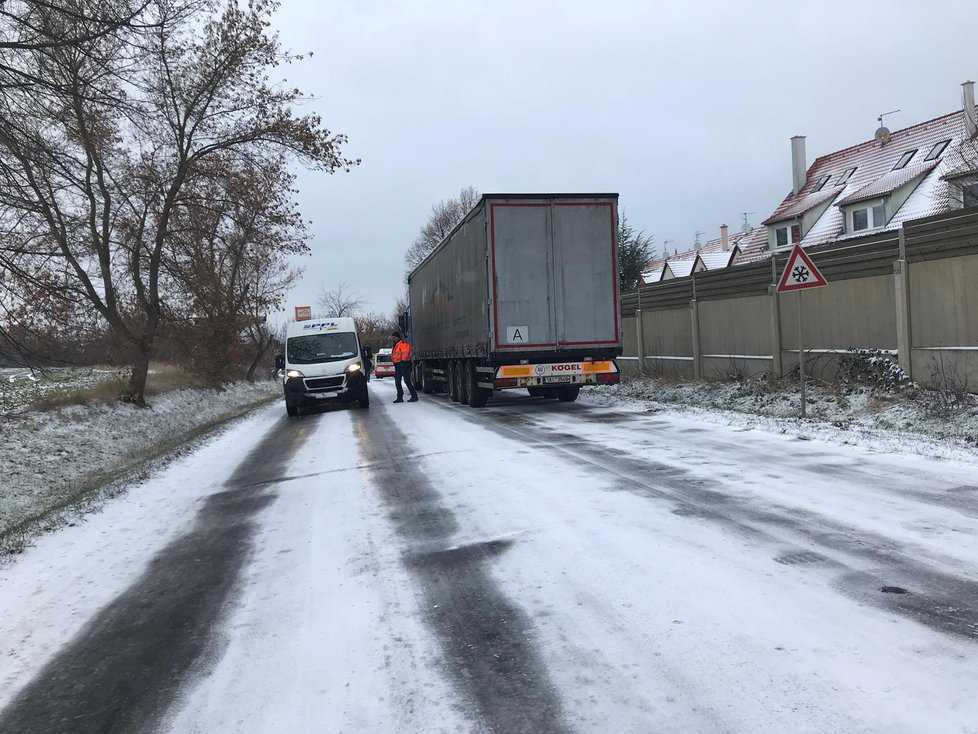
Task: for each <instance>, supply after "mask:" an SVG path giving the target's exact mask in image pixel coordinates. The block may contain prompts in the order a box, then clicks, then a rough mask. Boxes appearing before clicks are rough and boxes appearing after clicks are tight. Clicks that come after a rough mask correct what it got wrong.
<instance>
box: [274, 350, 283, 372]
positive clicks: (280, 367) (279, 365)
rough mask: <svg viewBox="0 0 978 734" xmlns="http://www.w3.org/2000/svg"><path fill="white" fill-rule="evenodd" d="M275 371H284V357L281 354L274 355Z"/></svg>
mask: <svg viewBox="0 0 978 734" xmlns="http://www.w3.org/2000/svg"><path fill="white" fill-rule="evenodd" d="M275 369H277V370H284V369H285V357H284V356H282V355H281V354H276V355H275Z"/></svg>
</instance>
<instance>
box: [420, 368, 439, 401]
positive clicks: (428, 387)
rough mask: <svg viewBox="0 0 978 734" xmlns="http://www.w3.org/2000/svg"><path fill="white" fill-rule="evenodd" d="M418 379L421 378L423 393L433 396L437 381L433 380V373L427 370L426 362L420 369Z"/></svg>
mask: <svg viewBox="0 0 978 734" xmlns="http://www.w3.org/2000/svg"><path fill="white" fill-rule="evenodd" d="M418 377H419V378H420V379H419V380H418V382H419V383H420V387H421V392H423V393H424V394H425V395H431V394H432V393H433V392H434V391H435V381H434V380H432V379H431V373H430V372H429V371H428V369H427V368H426V366H425V363H424V362H422V363H421V366H420V367H419V368H418Z"/></svg>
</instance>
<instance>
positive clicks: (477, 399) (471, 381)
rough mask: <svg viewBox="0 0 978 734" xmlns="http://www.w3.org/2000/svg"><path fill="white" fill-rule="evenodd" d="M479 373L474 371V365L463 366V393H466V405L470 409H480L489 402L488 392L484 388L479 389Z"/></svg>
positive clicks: (470, 363)
mask: <svg viewBox="0 0 978 734" xmlns="http://www.w3.org/2000/svg"><path fill="white" fill-rule="evenodd" d="M478 382H479V373H478V372H476V370H475V364H474V363H472V362H469V363H468V364H467V365H466V366H465V392H467V393H468V396H469V400H468V404H469V407H470V408H482V407H484V406H485V404H486V403H487V402H489V391H488V390H486V389H485V388H484V387H479V385H478Z"/></svg>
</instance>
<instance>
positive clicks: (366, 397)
mask: <svg viewBox="0 0 978 734" xmlns="http://www.w3.org/2000/svg"><path fill="white" fill-rule="evenodd" d="M357 407H358V408H360V410H366V409H367V408H369V407H370V393H369V392H367V391H366V390H364V391H363V397H361V398H360V399H359V400H357Z"/></svg>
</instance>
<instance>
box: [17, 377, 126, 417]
mask: <svg viewBox="0 0 978 734" xmlns="http://www.w3.org/2000/svg"><path fill="white" fill-rule="evenodd" d="M124 375H125V371H124V370H119V369H114V368H111V367H50V368H44V369H30V368H27V367H4V368H0V416H2V415H4V414H7V413H10V412H13V411H18V410H24V409H26V408H28V406H35V405H39V404H46V403H55V402H59V401H70V399H72V398H73V397H74V396H79V397H81V396H84V395H86V394H91V393H92V391H95V390H97V389H98V388H104V387H111V386H113V385H116V384H118V383H119V382H120V381H121V380H122V379H123V378H124Z"/></svg>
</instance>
